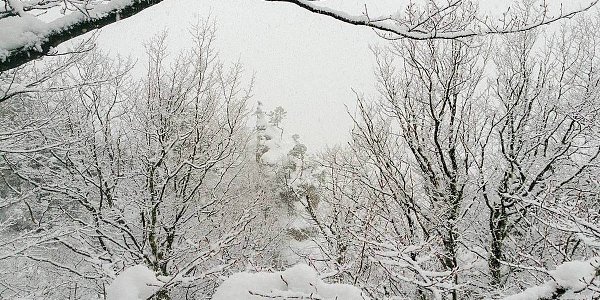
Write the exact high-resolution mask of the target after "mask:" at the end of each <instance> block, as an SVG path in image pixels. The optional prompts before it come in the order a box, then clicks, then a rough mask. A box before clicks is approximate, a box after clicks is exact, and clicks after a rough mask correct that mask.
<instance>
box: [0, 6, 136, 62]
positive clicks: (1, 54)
mask: <svg viewBox="0 0 600 300" xmlns="http://www.w3.org/2000/svg"><path fill="white" fill-rule="evenodd" d="M10 3H11V6H12V7H13V10H14V11H15V12H17V13H18V14H19V16H12V17H7V18H2V19H0V28H2V31H0V62H3V61H5V60H6V58H7V57H8V56H9V55H10V53H11V51H14V50H17V49H20V48H31V49H37V50H38V51H41V49H40V45H41V43H43V42H44V41H46V39H47V38H48V37H49V36H50V35H51V34H52V33H55V32H62V31H64V30H66V29H68V28H70V27H72V26H73V25H75V24H77V23H80V22H83V21H86V20H94V19H99V18H102V17H104V16H106V15H107V14H108V13H110V12H113V11H119V10H122V9H124V8H126V7H127V6H130V5H133V3H134V1H133V0H112V1H110V2H107V3H102V4H96V5H94V6H93V8H92V9H90V10H87V11H86V12H85V13H83V12H80V11H77V12H73V13H70V14H67V15H64V16H62V17H59V18H57V19H55V20H52V21H51V22H49V23H46V22H43V21H41V20H40V19H38V18H36V17H34V16H32V15H30V14H27V13H25V12H24V11H23V6H22V3H21V2H20V1H15V0H11V1H10Z"/></svg>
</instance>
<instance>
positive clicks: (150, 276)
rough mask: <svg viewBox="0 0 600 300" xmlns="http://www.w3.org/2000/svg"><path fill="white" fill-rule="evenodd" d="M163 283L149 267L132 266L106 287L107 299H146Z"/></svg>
mask: <svg viewBox="0 0 600 300" xmlns="http://www.w3.org/2000/svg"><path fill="white" fill-rule="evenodd" d="M162 285H163V283H162V282H160V281H159V280H158V279H156V275H155V274H154V272H153V271H152V270H150V269H148V267H146V266H143V265H137V266H132V267H129V268H127V269H125V270H124V271H123V272H122V273H121V274H119V276H117V278H115V280H114V281H113V282H112V283H111V284H110V286H109V287H108V288H107V289H106V292H107V300H146V299H147V298H148V297H150V296H152V295H153V294H154V293H155V292H157V291H158V289H159V288H160V287H161V286H162Z"/></svg>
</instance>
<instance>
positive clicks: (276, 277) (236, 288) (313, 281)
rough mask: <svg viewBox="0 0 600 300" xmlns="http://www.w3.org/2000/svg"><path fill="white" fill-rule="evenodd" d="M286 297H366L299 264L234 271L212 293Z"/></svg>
mask: <svg viewBox="0 0 600 300" xmlns="http://www.w3.org/2000/svg"><path fill="white" fill-rule="evenodd" d="M265 297H267V298H273V299H285V297H295V299H304V298H302V297H306V299H344V300H363V299H368V298H367V296H365V295H363V294H362V292H361V291H360V289H358V288H356V287H353V286H351V285H346V284H327V283H324V282H323V281H322V280H321V279H320V278H319V276H318V274H317V272H316V271H315V270H314V269H313V268H311V267H309V266H307V265H305V264H299V265H296V266H294V267H292V268H289V269H287V270H285V271H282V272H274V273H266V272H261V273H247V272H243V273H236V274H233V275H231V276H230V277H229V278H228V279H227V280H225V282H223V284H221V286H219V288H218V289H217V291H216V293H215V294H214V295H213V297H212V300H253V299H256V300H259V299H261V300H262V299H265Z"/></svg>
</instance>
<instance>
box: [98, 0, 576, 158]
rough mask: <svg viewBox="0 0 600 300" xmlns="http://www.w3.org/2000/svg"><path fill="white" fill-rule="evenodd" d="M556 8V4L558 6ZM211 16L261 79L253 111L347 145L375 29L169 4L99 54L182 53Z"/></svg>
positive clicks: (103, 41) (286, 12)
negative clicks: (159, 42) (154, 46)
mask: <svg viewBox="0 0 600 300" xmlns="http://www.w3.org/2000/svg"><path fill="white" fill-rule="evenodd" d="M577 1H578V2H580V1H582V0H577ZM401 2H406V1H404V0H378V1H371V2H370V3H369V12H370V13H371V14H373V15H376V14H378V13H384V12H390V11H393V10H390V7H399V6H401ZM481 2H482V4H481V6H482V7H483V8H484V9H486V10H491V11H496V12H498V11H500V9H499V8H500V7H501V6H500V5H505V3H506V1H500V0H485V1H481ZM558 2H559V1H558V0H555V1H554V4H556V3H558ZM563 2H565V1H563ZM328 3H329V4H330V5H344V9H346V10H351V11H355V12H360V10H362V9H363V5H364V4H363V3H364V1H359V0H343V1H342V0H331V1H328ZM502 3H504V4H502ZM566 3H571V4H572V3H573V1H566ZM209 16H212V17H213V18H215V19H216V21H217V22H218V28H219V31H218V37H217V38H218V48H219V50H220V51H221V53H222V54H223V57H224V58H225V59H226V60H229V61H236V60H238V59H239V60H240V61H241V62H242V63H243V65H244V66H245V67H246V70H247V71H248V72H249V73H252V72H255V74H256V85H255V90H254V95H255V96H254V99H253V102H252V103H251V105H253V106H254V105H255V103H256V101H261V102H263V103H264V104H265V106H266V108H267V109H272V108H274V107H276V106H282V107H284V108H285V109H286V110H287V111H288V115H287V118H288V120H287V123H286V124H285V126H286V130H287V132H288V133H289V134H292V133H298V134H300V136H301V139H302V140H303V141H304V143H305V144H307V146H308V147H309V149H313V150H315V149H322V148H323V147H325V146H326V145H329V146H332V145H335V144H339V143H344V142H345V141H347V140H348V138H349V130H350V128H351V122H350V118H349V117H348V115H347V113H346V106H348V107H350V109H352V107H353V103H354V102H355V96H354V94H353V92H352V89H355V90H356V91H358V92H362V93H365V94H366V95H373V94H374V88H373V85H374V76H373V59H372V55H371V52H370V50H369V45H373V44H378V43H379V44H380V43H384V41H382V40H381V39H380V38H378V37H377V35H376V34H374V33H373V31H372V30H370V29H367V28H363V27H357V26H352V25H348V24H344V23H341V22H339V21H335V20H333V19H331V18H328V17H325V16H320V15H316V14H312V13H310V12H308V11H305V10H302V9H300V8H298V7H296V6H293V5H290V4H286V3H278V2H266V1H262V0H227V1H208V0H167V1H165V2H164V3H161V4H159V5H156V6H154V7H152V8H150V9H147V10H144V11H143V12H141V13H140V14H138V15H136V16H134V17H131V18H128V19H125V20H123V21H121V22H117V23H116V24H113V25H111V26H107V27H105V29H103V31H102V33H101V35H100V37H99V46H100V47H101V48H103V49H105V50H108V51H111V52H112V53H119V54H122V55H126V56H127V55H130V56H132V57H133V58H137V59H143V56H144V52H143V47H142V45H143V43H144V42H145V41H147V40H148V39H149V38H151V37H152V36H153V35H155V34H157V33H159V32H160V31H162V30H165V29H167V30H168V32H169V33H170V34H171V38H172V41H173V42H172V50H177V49H179V48H182V47H185V46H186V45H187V42H188V40H187V39H186V35H187V32H188V29H189V26H190V24H192V23H195V20H197V18H208V17H209ZM141 66H143V63H142V64H141ZM141 66H140V67H141ZM142 70H143V68H142Z"/></svg>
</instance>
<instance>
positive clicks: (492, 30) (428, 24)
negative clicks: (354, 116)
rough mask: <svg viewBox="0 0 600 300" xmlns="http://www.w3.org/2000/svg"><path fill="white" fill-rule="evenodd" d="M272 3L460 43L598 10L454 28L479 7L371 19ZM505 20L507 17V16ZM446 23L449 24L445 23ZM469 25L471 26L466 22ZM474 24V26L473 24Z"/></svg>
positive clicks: (303, 2) (397, 34) (302, 3)
mask: <svg viewBox="0 0 600 300" xmlns="http://www.w3.org/2000/svg"><path fill="white" fill-rule="evenodd" d="M265 1H272V2H287V3H291V4H294V5H297V6H299V7H301V8H303V9H306V10H308V11H310V12H313V13H316V14H320V15H325V16H329V17H332V18H334V19H337V20H339V21H342V22H345V23H348V24H352V25H359V26H366V27H369V28H372V29H376V30H378V31H380V32H383V33H387V34H391V36H384V37H386V38H390V39H397V38H408V39H414V40H430V39H458V38H464V37H472V36H478V35H488V34H505V33H516V32H523V31H527V30H531V29H534V28H536V27H539V26H543V25H548V24H551V23H554V22H556V21H559V20H562V19H566V18H570V17H573V16H574V15H576V14H578V13H582V12H585V11H587V10H589V9H591V8H592V7H593V6H595V5H596V4H597V3H598V1H599V0H593V1H591V2H587V4H585V5H583V6H581V7H579V8H577V9H574V10H570V11H563V10H562V9H561V11H560V12H559V13H558V14H557V15H553V16H552V15H550V14H549V12H548V7H547V5H546V3H545V2H543V3H542V5H541V7H542V12H541V14H540V15H539V16H538V18H537V19H535V20H532V21H531V22H528V23H524V24H521V22H515V21H519V20H514V18H513V19H511V18H509V19H505V20H504V22H503V24H501V25H494V24H490V23H489V22H487V21H479V22H477V23H478V24H479V25H480V26H477V27H473V26H464V25H465V24H460V23H461V22H458V23H459V24H458V25H457V24H452V23H454V22H456V18H448V19H449V20H444V19H445V17H446V16H451V15H452V14H455V13H456V12H457V11H459V10H464V11H465V14H463V16H464V17H465V19H468V18H471V19H472V20H475V19H479V16H477V15H476V6H475V5H474V4H473V3H471V2H470V1H465V0H452V1H448V2H447V3H446V4H445V5H437V4H436V1H427V2H428V3H429V6H430V7H427V8H425V9H422V10H421V9H418V11H415V10H414V8H415V7H414V6H412V5H411V6H409V7H408V8H407V13H406V16H401V15H400V14H395V15H390V16H387V17H371V16H369V13H368V11H367V9H366V6H365V12H364V13H363V14H360V15H352V14H349V13H346V12H344V11H340V10H336V9H333V8H330V7H327V6H325V5H323V4H322V3H323V2H326V1H319V0H265ZM505 17H506V16H505ZM445 21H447V22H445ZM467 23H469V22H467ZM471 24H475V23H471Z"/></svg>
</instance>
